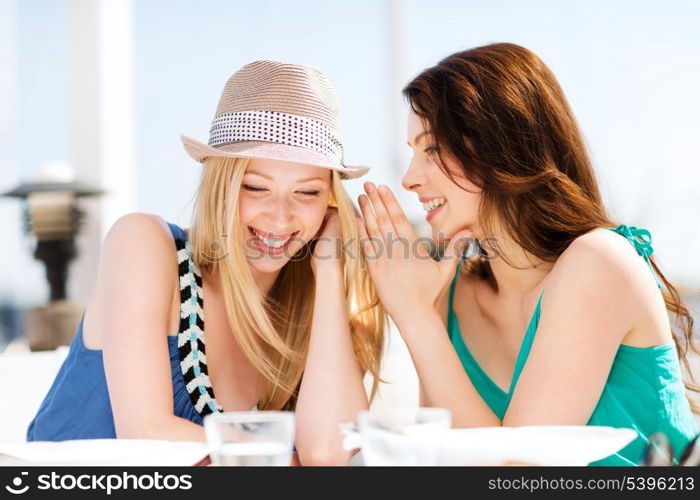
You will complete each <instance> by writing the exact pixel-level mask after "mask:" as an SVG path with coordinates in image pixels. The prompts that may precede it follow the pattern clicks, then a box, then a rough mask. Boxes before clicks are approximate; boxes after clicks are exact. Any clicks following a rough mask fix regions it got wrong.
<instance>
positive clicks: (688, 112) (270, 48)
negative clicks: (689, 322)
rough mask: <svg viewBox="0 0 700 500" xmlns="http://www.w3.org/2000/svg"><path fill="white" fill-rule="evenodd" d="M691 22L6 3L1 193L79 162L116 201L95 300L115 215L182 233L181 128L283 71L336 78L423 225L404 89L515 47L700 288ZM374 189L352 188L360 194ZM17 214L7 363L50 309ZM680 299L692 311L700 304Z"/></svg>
mask: <svg viewBox="0 0 700 500" xmlns="http://www.w3.org/2000/svg"><path fill="white" fill-rule="evenodd" d="M698 26H700V3H699V2H696V1H691V0H687V1H683V0H669V1H666V2H663V3H660V2H658V1H646V0H638V1H610V0H604V1H603V0H585V1H567V2H561V1H557V0H530V1H521V0H508V1H506V0H502V1H494V0H488V1H486V0H484V1H480V0H466V1H465V0H460V1H449V0H403V1H402V0H353V1H352V2H349V1H346V2H340V1H330V2H329V1H322V0H297V1H293V0H267V1H266V0H258V1H256V2H250V1H235V0H227V1H214V0H207V1H201V0H200V1H194V0H138V1H137V0H0V192H6V191H9V190H11V189H13V188H15V187H16V186H18V185H19V184H21V183H26V182H32V181H34V180H37V179H40V178H45V177H46V172H47V171H48V172H54V173H55V172H59V173H60V172H69V171H70V169H72V170H73V172H74V173H75V180H77V181H79V182H82V183H84V184H86V185H89V186H93V187H96V188H99V189H102V190H104V191H105V194H104V195H103V196H96V197H91V198H84V199H81V200H80V202H79V206H80V208H81V209H82V210H84V211H86V212H87V216H86V217H85V219H84V222H83V225H82V228H81V230H80V233H79V237H78V240H77V252H78V257H77V258H76V259H75V260H73V261H72V263H71V264H70V279H69V281H68V289H67V295H68V297H69V298H70V299H71V300H73V301H75V302H76V303H77V304H79V305H80V306H81V307H82V306H84V304H85V302H86V300H87V298H88V296H89V294H90V291H91V288H92V286H93V284H94V283H93V280H94V276H95V272H96V265H97V261H98V257H99V248H100V242H101V240H102V238H103V237H104V235H105V233H106V232H107V230H108V229H109V227H110V226H111V225H112V223H113V222H114V221H115V220H116V219H117V218H118V217H120V216H121V215H123V214H126V213H129V212H134V211H138V212H148V213H154V214H158V215H160V216H162V217H164V218H165V219H166V220H168V221H171V222H175V223H178V224H180V225H183V226H187V225H188V223H189V218H190V212H191V208H192V204H191V200H192V196H193V194H194V190H195V188H196V185H197V181H198V176H199V165H198V164H197V163H195V162H193V161H192V160H191V159H190V158H189V157H188V156H187V155H186V154H185V152H184V150H183V149H182V147H181V144H180V142H179V134H180V133H185V134H187V135H190V136H192V137H196V138H199V139H202V140H204V141H206V140H207V138H208V130H209V126H210V123H211V119H212V118H213V113H214V110H215V107H216V104H217V101H218V99H219V94H220V92H221V89H222V87H223V84H224V83H225V81H226V80H227V78H228V77H229V76H230V75H231V74H232V73H233V72H235V71H236V70H237V69H238V68H239V67H240V66H242V65H243V64H245V63H248V62H250V61H252V60H256V59H275V60H283V61H288V62H295V63H302V64H310V65H312V66H315V67H317V68H319V69H321V70H322V71H323V72H324V73H326V74H327V75H328V77H329V78H330V80H331V81H332V82H333V83H334V84H335V86H336V88H337V90H338V93H339V96H340V102H341V112H342V113H341V114H342V123H341V126H342V128H341V133H342V137H343V140H344V142H345V151H346V160H347V161H348V162H349V163H355V164H365V165H369V166H371V167H372V171H371V173H370V174H369V176H368V178H369V179H371V180H373V181H375V182H377V183H386V184H388V185H389V186H391V187H392V188H393V189H394V190H395V191H397V192H398V193H400V194H401V196H402V198H401V202H402V204H403V205H404V207H405V209H406V211H407V213H408V214H409V216H410V217H411V218H412V220H414V221H415V222H416V224H417V225H419V224H420V223H421V222H420V221H422V220H423V217H424V214H423V211H422V209H421V207H420V205H419V204H418V202H417V200H416V199H415V197H411V196H407V195H406V194H405V193H403V191H402V189H401V187H400V180H401V176H402V173H403V172H404V170H405V168H406V166H407V165H408V160H409V157H408V154H409V148H408V146H406V137H405V115H406V105H405V103H404V102H403V100H402V98H401V96H400V90H401V88H402V86H403V85H404V84H405V83H406V82H407V81H408V80H409V79H410V78H411V77H412V76H414V75H415V74H417V73H418V72H419V71H421V70H422V69H423V68H425V67H427V66H430V65H433V64H435V63H436V62H438V61H439V60H440V59H441V58H442V57H444V56H446V55H448V54H450V53H452V52H455V51H458V50H462V49H467V48H470V47H474V46H477V45H483V44H487V43H491V42H500V41H507V42H514V43H518V44H521V45H523V46H525V47H527V48H529V49H531V50H533V51H534V52H536V53H537V54H538V55H539V56H540V57H542V59H543V60H544V61H545V62H546V63H547V64H548V65H549V66H550V67H551V68H552V70H553V71H554V73H555V75H557V77H558V79H559V81H560V83H561V85H562V87H563V89H564V91H565V93H566V95H567V96H568V98H569V101H570V103H571V105H572V107H573V109H574V112H575V114H576V116H577V117H578V120H579V122H580V125H581V128H582V130H583V133H584V135H585V137H586V140H587V142H588V145H589V148H590V152H591V155H592V157H593V160H594V164H595V167H596V169H597V173H598V177H599V181H600V184H601V188H602V191H603V193H604V196H605V200H606V202H607V205H608V207H609V208H610V211H611V212H612V213H613V214H614V216H615V217H616V219H617V220H618V221H619V222H620V223H625V224H629V225H636V226H641V227H645V228H648V229H649V230H650V231H651V233H652V235H653V237H654V249H655V252H656V253H655V256H656V257H657V259H658V262H659V263H660V265H661V266H662V268H663V269H665V270H666V271H667V273H668V276H669V277H670V279H671V280H672V281H674V282H676V283H678V284H679V285H682V286H685V287H700V264H698V256H699V255H700V231H698V230H697V228H698V221H699V220H700V218H699V217H698V216H699V215H700V208H699V196H698V193H700V122H699V121H698V119H697V117H698V116H700V98H698V89H700V31H699V30H698ZM47 164H48V165H49V166H48V167H47ZM66 175H68V174H66ZM42 176H43V177H42ZM68 177H70V175H68ZM361 184H362V180H360V181H348V183H347V187H348V189H349V191H350V192H351V194H352V195H354V196H356V195H357V194H359V192H360V190H361ZM24 207H25V204H24V202H23V201H22V200H21V199H15V198H7V197H0V238H1V240H2V245H1V246H0V255H1V256H2V258H0V352H2V350H3V348H4V346H5V345H6V344H7V343H8V342H9V341H10V340H11V339H13V338H15V337H17V336H20V335H21V333H22V331H23V321H24V319H23V318H24V314H23V312H24V311H26V310H29V309H31V308H35V307H38V306H41V305H43V304H45V303H46V302H47V301H48V298H49V289H48V284H47V282H46V277H45V270H44V267H43V265H42V263H41V262H39V261H37V260H35V259H34V258H33V257H32V254H33V252H34V248H35V244H36V241H35V239H34V236H32V235H29V234H25V231H24V224H25V223H24V217H25V215H24V212H23V211H24ZM686 299H687V300H689V301H690V302H691V305H692V306H693V307H695V309H696V310H697V307H698V296H697V295H695V294H693V293H692V292H686ZM392 341H393V348H392V349H391V350H390V356H391V355H394V356H397V358H396V359H397V360H398V359H400V361H395V362H394V364H393V365H392V364H391V363H389V365H388V366H389V368H388V369H389V370H392V369H396V370H397V373H399V372H400V373H407V372H406V371H405V370H406V369H410V362H409V361H408V358H407V356H406V353H405V351H402V346H401V343H400V340H396V339H395V338H394V339H393V340H392ZM391 367H394V368H391ZM407 367H408V368H407ZM388 378H389V379H391V376H389V377H388ZM408 386H410V387H411V390H410V391H409V392H410V394H411V395H410V396H407V397H413V396H412V394H413V392H412V391H413V386H411V385H410V383H409V384H408Z"/></svg>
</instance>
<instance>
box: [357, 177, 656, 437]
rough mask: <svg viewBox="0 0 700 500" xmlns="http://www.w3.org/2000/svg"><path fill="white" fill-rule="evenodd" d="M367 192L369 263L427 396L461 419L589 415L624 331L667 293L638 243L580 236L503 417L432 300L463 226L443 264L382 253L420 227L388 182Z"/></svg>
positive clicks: (468, 422) (547, 300) (451, 264)
mask: <svg viewBox="0 0 700 500" xmlns="http://www.w3.org/2000/svg"><path fill="white" fill-rule="evenodd" d="M365 190H366V191H367V193H368V196H364V195H363V196H361V197H360V207H361V209H362V213H363V216H364V220H365V224H364V225H360V227H359V229H360V231H361V233H362V234H363V236H365V237H367V236H370V237H372V239H369V238H366V240H365V241H367V243H365V249H366V251H367V252H368V253H369V254H371V253H372V252H374V253H375V254H377V255H378V258H377V259H374V260H372V261H370V262H369V270H370V273H371V275H372V279H373V281H374V283H375V285H376V286H377V290H378V292H379V296H380V299H381V301H382V303H383V304H384V306H385V307H386V309H387V311H388V312H389V314H390V315H391V317H392V318H393V319H394V322H395V323H396V325H397V327H398V328H399V331H400V332H401V335H402V337H403V339H404V341H405V342H406V344H407V346H408V349H409V352H410V353H411V357H412V358H413V362H414V364H415V366H416V370H417V372H418V376H419V379H420V382H421V387H422V390H423V393H424V397H425V401H427V402H429V404H430V405H432V406H438V407H444V408H449V409H450V410H451V411H452V417H453V424H454V425H455V426H456V427H479V426H495V425H501V424H504V425H509V426H517V425H527V424H534V423H538V424H543V423H549V424H581V423H586V422H587V420H588V419H589V417H590V415H591V413H592V411H593V410H594V408H595V405H596V404H597V401H598V399H599V397H600V394H601V392H602V390H603V387H604V385H605V382H606V380H607V376H608V374H609V371H610V367H611V365H612V362H613V359H614V356H615V352H616V351H617V348H618V346H619V345H620V343H621V341H622V339H623V338H624V337H625V335H626V334H627V333H628V332H630V331H631V329H633V327H634V326H635V325H637V324H638V323H639V321H640V319H639V318H640V317H641V312H640V311H642V310H643V309H644V308H649V307H650V304H653V301H654V300H656V301H657V302H658V301H660V300H661V297H659V295H658V289H657V288H656V286H655V283H654V280H653V278H652V276H651V275H650V274H649V273H648V270H646V269H645V268H644V264H643V261H641V260H640V259H639V258H638V256H637V255H635V252H634V250H633V249H632V248H630V246H629V245H628V244H627V243H626V242H624V240H620V239H619V238H617V237H616V236H614V235H611V234H610V233H609V232H607V231H604V230H601V231H600V232H598V233H591V234H587V235H584V236H582V237H581V238H578V239H577V240H576V241H574V243H572V244H571V245H570V246H569V248H568V249H567V250H566V251H565V252H564V254H562V255H561V256H560V258H559V261H558V262H557V264H556V265H555V268H554V269H553V270H552V271H551V272H552V273H555V272H556V273H557V274H556V275H553V278H556V279H552V280H551V282H550V283H549V285H548V287H547V291H546V293H545V295H544V298H543V301H542V315H541V318H540V324H539V327H538V331H537V335H536V336H535V340H534V343H533V346H532V349H531V352H530V356H529V358H528V361H527V363H526V364H525V367H524V369H523V372H522V375H521V377H520V379H519V381H518V384H517V387H516V389H515V391H514V394H513V398H512V400H511V402H510V405H509V408H508V411H507V413H506V414H505V416H504V419H503V422H500V421H499V419H498V418H497V417H496V415H494V414H493V412H491V410H490V409H489V408H488V406H487V405H486V403H485V402H484V401H483V399H482V398H481V397H480V395H479V394H478V392H477V391H476V389H475V388H474V386H473V384H472V383H471V380H470V379H469V377H468V376H467V375H466V373H465V372H464V370H463V368H462V366H461V363H460V362H459V359H458V356H457V354H456V352H455V350H454V349H453V348H452V345H451V343H450V341H449V338H448V335H447V331H446V328H445V326H444V324H443V323H442V320H441V316H440V315H439V314H438V313H437V308H436V307H435V304H436V302H437V298H438V297H439V294H440V292H441V291H443V290H444V286H445V284H446V283H447V282H448V281H449V279H450V278H451V277H452V276H453V275H454V271H455V264H456V256H457V255H458V252H456V251H455V250H456V245H457V241H458V238H459V235H460V234H461V233H457V234H456V235H455V236H454V237H453V239H452V241H451V242H450V245H449V246H448V248H447V250H446V252H445V257H443V259H442V260H441V261H440V262H439V263H435V262H431V260H429V259H418V258H416V257H415V256H414V255H410V256H409V257H408V258H401V257H400V256H399V257H396V256H394V257H392V256H390V255H389V254H388V252H380V251H378V247H379V248H381V247H383V248H386V245H387V242H388V241H389V240H390V238H389V235H392V234H393V235H396V234H398V235H399V236H402V237H403V238H405V239H406V240H408V241H409V242H411V241H415V240H416V235H415V231H413V228H412V227H411V225H410V223H409V221H408V219H407V218H406V216H405V214H404V213H403V210H402V209H401V207H400V206H399V204H398V202H397V201H396V199H395V197H394V196H393V194H392V193H391V191H390V190H389V189H387V188H382V189H379V190H377V189H376V187H374V186H373V185H372V184H371V183H368V184H366V186H365ZM375 241H376V242H378V243H379V244H375V243H374V242H375ZM663 329H666V327H665V326H664V327H663Z"/></svg>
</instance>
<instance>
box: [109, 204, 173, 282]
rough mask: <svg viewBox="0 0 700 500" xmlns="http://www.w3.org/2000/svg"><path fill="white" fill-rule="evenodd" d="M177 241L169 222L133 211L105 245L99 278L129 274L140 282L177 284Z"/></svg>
mask: <svg viewBox="0 0 700 500" xmlns="http://www.w3.org/2000/svg"><path fill="white" fill-rule="evenodd" d="M176 265H177V262H176V258H175V243H174V241H173V237H172V234H171V232H170V228H169V227H168V224H167V223H166V222H165V221H164V220H163V219H162V218H161V217H158V216H157V215H151V214H145V213H131V214H127V215H124V216H122V217H121V218H119V219H118V220H117V221H116V222H115V223H114V225H113V226H112V227H111V228H110V230H109V232H108V233H107V236H106V237H105V241H104V243H103V244H102V253H101V255H100V271H99V276H98V279H102V278H103V277H106V276H110V275H112V276H113V277H116V278H118V279H119V280H120V281H121V280H122V279H123V276H125V275H130V276H131V277H132V278H133V279H136V280H138V281H142V280H148V281H157V282H158V283H160V284H161V285H162V284H171V282H172V284H174V281H173V280H174V276H175V275H176V273H174V272H173V267H175V266H176Z"/></svg>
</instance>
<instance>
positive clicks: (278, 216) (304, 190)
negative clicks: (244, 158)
mask: <svg viewBox="0 0 700 500" xmlns="http://www.w3.org/2000/svg"><path fill="white" fill-rule="evenodd" d="M330 186H331V172H330V171H329V170H328V169H327V168H322V167H315V166H312V165H302V164H297V163H291V162H286V161H280V160H267V159H252V160H250V161H249V163H248V167H247V168H246V171H245V174H243V181H242V183H241V192H240V196H239V207H238V213H239V219H240V228H241V238H242V241H243V242H244V246H245V253H246V258H247V259H248V263H249V264H250V266H251V268H253V270H254V271H258V272H260V273H272V272H277V271H279V270H280V269H281V268H282V267H283V266H284V265H285V264H286V263H287V262H289V260H290V258H291V257H292V256H293V255H295V254H296V253H297V252H299V250H301V249H302V248H303V247H304V245H305V244H306V243H307V242H308V241H310V240H311V239H313V238H314V236H316V234H317V233H318V230H319V229H320V227H321V224H322V223H323V218H324V216H325V214H326V210H327V208H328V199H329V194H330Z"/></svg>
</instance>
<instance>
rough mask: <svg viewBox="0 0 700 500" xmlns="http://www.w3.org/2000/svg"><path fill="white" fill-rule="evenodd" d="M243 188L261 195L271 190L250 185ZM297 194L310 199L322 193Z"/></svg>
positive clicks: (305, 192) (306, 192)
mask: <svg viewBox="0 0 700 500" xmlns="http://www.w3.org/2000/svg"><path fill="white" fill-rule="evenodd" d="M242 187H243V189H245V190H246V191H251V192H253V193H260V192H263V191H269V189H267V188H264V187H259V186H252V185H250V184H243V185H242ZM296 192H297V193H299V194H302V195H304V196H308V197H316V196H318V195H319V194H320V193H321V192H320V191H318V190H305V191H296Z"/></svg>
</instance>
